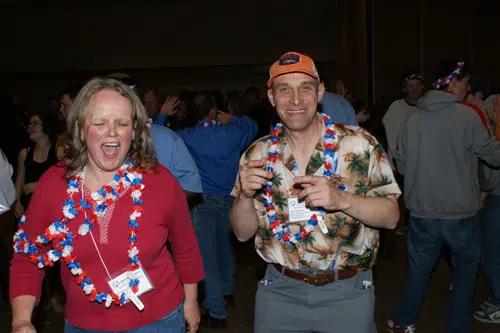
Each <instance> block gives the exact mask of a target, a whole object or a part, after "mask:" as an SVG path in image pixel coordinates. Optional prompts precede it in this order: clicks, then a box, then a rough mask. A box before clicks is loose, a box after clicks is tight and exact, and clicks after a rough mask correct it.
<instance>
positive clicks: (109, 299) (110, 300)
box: [104, 294, 113, 308]
mask: <svg viewBox="0 0 500 333" xmlns="http://www.w3.org/2000/svg"><path fill="white" fill-rule="evenodd" d="M112 303H113V297H111V295H109V294H108V296H106V303H104V305H105V306H106V307H107V308H109V307H110V306H111V304H112Z"/></svg>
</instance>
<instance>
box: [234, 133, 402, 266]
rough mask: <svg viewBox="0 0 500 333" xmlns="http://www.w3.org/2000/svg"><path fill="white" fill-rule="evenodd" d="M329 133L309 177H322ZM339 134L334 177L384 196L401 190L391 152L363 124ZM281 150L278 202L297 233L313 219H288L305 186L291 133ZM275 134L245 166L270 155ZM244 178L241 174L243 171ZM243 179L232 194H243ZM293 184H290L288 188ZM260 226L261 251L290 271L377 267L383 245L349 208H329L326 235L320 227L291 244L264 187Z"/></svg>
mask: <svg viewBox="0 0 500 333" xmlns="http://www.w3.org/2000/svg"><path fill="white" fill-rule="evenodd" d="M324 132H325V127H324V125H323V133H322V135H321V137H320V139H319V141H318V143H317V144H316V147H315V149H314V151H313V153H312V156H311V158H310V160H309V164H308V166H307V169H306V175H315V176H322V175H323V170H324V165H323V158H324V156H323V141H324V139H323V138H324ZM335 132H336V135H337V137H338V140H339V141H338V142H339V145H338V150H337V152H336V153H337V154H339V155H338V160H339V163H338V169H337V172H336V174H337V175H336V176H333V177H332V181H333V182H336V183H342V184H344V185H345V187H346V191H349V192H351V193H353V194H356V195H359V196H374V197H383V196H388V195H394V196H396V197H398V196H399V195H400V194H401V191H400V189H399V186H398V185H397V183H396V181H395V179H394V175H393V173H392V169H391V167H390V164H389V160H388V158H387V155H386V153H385V152H384V150H383V148H382V146H381V145H380V143H378V141H377V140H376V139H375V137H373V136H372V135H370V134H369V133H368V132H367V131H366V130H364V129H362V128H360V127H358V126H349V125H342V124H335ZM283 135H284V136H285V137H284V138H283V140H281V142H282V143H281V145H280V147H279V149H278V151H279V159H278V161H277V162H276V164H275V167H274V169H275V176H274V179H273V191H272V195H273V202H274V206H275V207H276V214H277V215H278V218H279V220H281V221H287V223H288V225H289V226H290V229H291V231H292V233H296V232H298V231H299V230H300V227H301V226H304V225H305V224H306V223H307V220H304V221H297V222H293V223H291V222H290V221H289V217H288V198H290V197H291V196H292V197H296V196H298V193H299V192H300V189H298V188H297V187H294V182H293V179H294V177H295V176H294V173H292V171H293V170H294V165H295V164H296V163H295V159H294V156H293V154H292V150H291V148H290V146H289V145H288V144H287V141H286V134H285V131H283ZM270 145H271V136H270V135H269V136H266V137H263V138H261V139H259V140H257V141H256V142H254V143H253V144H252V145H251V146H250V147H249V148H248V149H247V150H246V152H245V153H244V154H243V155H242V157H241V160H240V169H241V167H242V166H243V165H244V164H245V163H246V162H248V161H250V160H259V159H261V158H267V155H268V151H269V147H270ZM238 177H239V174H238ZM239 186H240V184H239V178H237V179H236V184H235V186H234V188H233V191H232V193H231V195H232V196H234V197H237V196H238V195H239V192H240V190H239ZM287 187H289V188H287ZM254 204H255V209H256V211H257V215H258V216H259V221H260V226H259V229H258V232H257V234H256V235H255V249H256V251H257V253H258V254H259V255H260V256H261V257H262V258H263V259H264V260H265V261H267V262H269V263H278V264H280V265H282V266H285V267H287V268H289V269H310V270H328V269H336V270H357V271H363V270H366V269H369V268H371V267H372V266H373V265H374V263H375V260H376V256H377V251H378V247H379V232H378V231H377V230H376V229H373V228H370V227H368V226H366V225H364V224H363V223H361V222H359V221H358V220H356V219H353V218H352V217H351V216H348V215H346V214H344V213H343V212H331V213H330V212H328V213H327V214H326V215H325V217H324V221H325V224H326V226H327V228H328V232H327V233H323V232H322V231H321V229H320V227H319V226H316V229H315V230H314V231H313V232H311V233H310V234H308V235H307V236H306V237H305V238H303V239H302V240H300V241H299V242H298V243H296V244H292V245H287V244H285V243H284V242H282V241H280V240H278V239H277V238H276V237H274V235H273V233H272V231H271V228H270V225H269V220H268V217H267V215H266V209H265V207H264V198H263V191H260V192H257V194H256V195H255V197H254Z"/></svg>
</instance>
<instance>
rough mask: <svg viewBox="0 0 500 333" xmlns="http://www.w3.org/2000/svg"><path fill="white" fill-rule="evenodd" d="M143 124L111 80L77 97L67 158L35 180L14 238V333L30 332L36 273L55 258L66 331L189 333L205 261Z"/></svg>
mask: <svg viewBox="0 0 500 333" xmlns="http://www.w3.org/2000/svg"><path fill="white" fill-rule="evenodd" d="M147 123H148V119H147V113H146V110H145V109H144V107H143V106H142V104H141V101H140V99H139V98H138V97H137V95H136V94H135V93H134V92H133V91H132V90H130V89H129V88H128V87H127V86H125V85H124V84H123V83H120V82H118V81H116V80H114V79H93V80H91V81H90V82H88V83H87V84H86V85H85V86H84V87H83V88H82V90H81V91H80V93H79V94H78V96H77V97H76V98H75V100H74V102H73V106H72V109H71V113H70V116H69V119H68V131H69V137H70V143H71V148H70V149H71V150H70V152H69V155H68V159H67V160H66V161H65V162H64V163H62V164H60V165H58V166H55V167H52V168H51V169H49V170H48V171H47V172H46V173H45V174H44V175H43V176H42V177H41V178H40V180H39V183H38V187H37V189H36V191H35V193H34V195H33V198H32V200H31V203H30V206H29V208H28V210H27V212H26V216H24V217H23V218H22V219H21V221H20V223H19V231H18V232H17V233H16V235H15V244H14V249H15V252H16V253H15V255H14V259H13V261H12V265H11V269H10V276H11V279H10V281H11V284H10V297H11V302H12V311H13V313H12V315H13V318H12V327H13V328H12V331H13V332H14V333H34V332H35V329H34V327H33V325H32V324H31V316H32V312H33V308H34V307H35V306H36V304H37V302H38V300H39V298H40V288H41V283H42V279H43V269H42V268H44V267H46V266H51V265H52V264H53V263H54V262H55V261H57V260H61V261H62V262H64V263H65V265H63V266H62V269H61V279H62V281H63V285H64V288H65V290H66V293H67V303H66V307H65V316H66V326H65V333H76V332H78V333H84V332H92V333H96V332H106V331H113V332H133V333H153V332H171V333H180V332H186V327H187V331H188V332H196V331H197V328H198V324H199V310H198V304H197V283H198V282H199V281H201V280H202V279H203V278H204V273H203V264H202V261H201V256H200V252H199V248H198V244H197V241H196V236H195V233H194V230H193V227H192V223H191V220H190V217H189V211H188V207H187V203H186V199H185V196H184V194H183V192H182V189H181V187H180V186H179V184H178V183H177V180H176V179H175V178H174V177H173V176H172V174H171V173H170V172H169V171H168V170H167V169H165V168H164V167H162V166H161V165H159V164H158V163H157V161H156V158H155V157H154V150H153V143H152V139H151V136H150V133H149V130H148V128H147ZM167 241H169V242H170V245H171V247H170V248H171V252H172V255H170V253H169V251H168V250H167V248H166V246H165V245H166V242H167ZM64 266H67V267H64Z"/></svg>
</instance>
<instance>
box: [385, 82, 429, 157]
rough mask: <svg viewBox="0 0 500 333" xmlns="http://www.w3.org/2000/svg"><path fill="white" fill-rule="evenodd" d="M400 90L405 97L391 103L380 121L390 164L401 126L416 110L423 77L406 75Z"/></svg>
mask: <svg viewBox="0 0 500 333" xmlns="http://www.w3.org/2000/svg"><path fill="white" fill-rule="evenodd" d="M402 89H403V91H404V92H405V94H406V96H405V97H404V98H401V99H398V100H396V101H395V102H394V103H392V104H391V106H390V107H389V109H388V110H387V112H386V113H385V115H384V118H383V119H382V124H383V125H384V128H385V132H386V136H387V145H388V148H389V149H388V155H389V158H390V160H391V162H393V156H394V151H395V150H396V140H397V138H398V136H399V131H400V130H401V124H402V123H403V120H404V119H405V117H406V116H407V115H408V114H409V113H411V112H412V111H413V110H415V109H416V104H417V100H418V99H419V98H420V97H421V96H422V94H423V91H424V77H423V76H422V75H420V74H408V75H407V76H405V78H404V81H403V86H402Z"/></svg>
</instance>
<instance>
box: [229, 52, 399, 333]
mask: <svg viewBox="0 0 500 333" xmlns="http://www.w3.org/2000/svg"><path fill="white" fill-rule="evenodd" d="M268 88H269V90H268V97H269V100H270V102H271V104H272V105H273V106H274V107H275V108H276V110H277V112H278V114H279V116H280V118H281V120H282V124H278V125H277V127H276V128H275V130H274V131H273V135H272V136H266V137H263V138H261V139H259V140H257V141H256V142H254V143H253V144H252V145H251V146H250V147H249V148H248V150H247V151H246V152H245V153H244V154H243V156H242V158H241V161H240V171H239V174H238V177H237V180H236V184H235V187H234V189H233V192H232V195H233V196H234V197H236V200H235V202H234V205H233V207H232V209H231V212H230V217H231V222H232V225H233V229H234V231H235V233H236V236H237V237H238V239H239V240H240V241H247V240H248V239H250V238H252V237H253V236H254V235H255V248H256V250H257V253H258V254H259V255H260V256H261V257H262V258H263V259H264V260H265V261H266V262H268V263H269V265H268V268H267V272H266V275H265V277H264V279H263V280H262V281H261V283H260V284H259V288H258V291H257V297H256V298H257V299H256V306H255V329H254V330H255V332H257V333H261V332H266V333H272V332H356V333H372V332H375V326H374V320H373V319H374V317H373V310H374V292H373V281H372V272H371V268H372V266H373V264H374V263H375V259H376V255H377V250H378V246H379V234H378V231H377V229H376V228H394V227H395V226H396V224H397V221H398V218H399V208H398V204H397V197H398V196H399V195H400V194H401V192H400V190H399V187H398V185H397V183H396V182H395V180H394V176H393V173H392V170H391V167H390V165H389V161H388V159H387V155H386V154H385V152H384V151H383V149H382V147H381V145H380V144H379V143H378V142H377V140H376V139H375V138H374V137H373V136H371V135H370V134H369V133H368V132H366V131H365V130H363V129H361V128H360V127H357V126H349V125H340V124H333V122H331V120H330V119H329V118H328V117H327V116H323V115H321V114H319V113H318V112H317V105H318V102H319V101H320V100H321V98H322V96H323V93H324V86H323V85H322V84H321V83H320V81H319V75H318V72H317V70H316V67H315V65H314V62H313V61H312V59H311V58H309V57H307V56H305V55H302V54H299V53H295V52H289V53H286V54H285V55H283V56H282V57H281V58H280V59H279V60H278V61H277V62H276V63H274V64H273V65H272V66H271V70H270V79H269V81H268Z"/></svg>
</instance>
